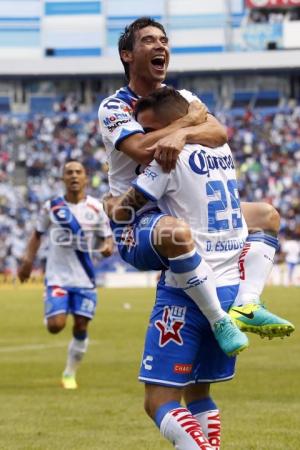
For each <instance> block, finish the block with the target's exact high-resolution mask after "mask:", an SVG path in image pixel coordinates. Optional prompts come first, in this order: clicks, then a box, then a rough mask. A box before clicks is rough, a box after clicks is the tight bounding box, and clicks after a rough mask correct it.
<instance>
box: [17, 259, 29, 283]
mask: <svg viewBox="0 0 300 450" xmlns="http://www.w3.org/2000/svg"><path fill="white" fill-rule="evenodd" d="M31 271H32V262H31V261H28V260H27V259H23V261H22V262H21V265H20V267H19V270H18V277H19V280H20V281H21V283H24V281H27V280H28V279H29V277H30V274H31Z"/></svg>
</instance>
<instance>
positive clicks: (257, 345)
mask: <svg viewBox="0 0 300 450" xmlns="http://www.w3.org/2000/svg"><path fill="white" fill-rule="evenodd" d="M299 292H300V291H299V288H298V289H297V288H268V289H267V290H266V292H265V295H264V298H265V300H266V302H267V304H268V306H269V307H270V309H272V311H274V312H275V313H278V314H281V315H283V316H285V317H287V318H288V319H290V320H291V321H293V322H294V323H295V325H296V327H297V329H296V331H295V333H294V334H293V335H292V336H291V337H289V338H286V339H284V340H281V339H273V340H272V341H267V340H261V339H260V338H259V337H257V336H254V335H250V344H251V345H250V348H249V349H248V350H246V351H245V352H243V353H242V354H241V355H240V357H239V361H238V366H237V375H236V378H235V379H234V380H233V381H231V382H227V383H220V384H218V385H215V386H214V387H213V389H212V393H213V397H214V399H215V400H216V402H217V403H218V405H219V407H220V409H221V412H222V422H223V433H222V450H230V449H232V450H233V449H234V450H289V449H290V450H295V449H297V448H300V444H299V442H300V427H299V417H300V358H299V343H300V312H299V308H300V303H299V302H300V296H299ZM99 294H100V295H99V297H100V304H99V307H98V311H97V315H96V318H95V320H94V321H93V322H92V324H91V326H90V338H91V345H90V348H89V351H88V353H87V355H86V358H85V360H84V361H83V363H82V366H81V368H80V370H79V372H78V382H79V385H80V386H79V389H78V390H77V391H64V390H63V389H62V388H61V387H60V386H59V381H60V376H61V372H62V370H63V367H64V363H65V356H66V347H67V344H68V342H69V339H70V334H71V320H70V321H69V324H68V328H67V329H66V330H64V331H63V332H62V333H61V334H59V335H56V336H52V335H50V334H48V333H47V332H46V330H45V327H44V325H43V320H42V316H43V307H42V289H41V288H39V287H34V286H33V285H31V286H30V285H29V286H25V287H19V286H18V287H16V288H12V287H0V308H1V318H0V323H1V326H0V330H1V335H0V361H1V363H0V367H1V370H0V400H1V401H0V436H1V439H0V449H1V450H17V449H22V450H167V449H170V448H172V447H171V445H170V444H169V443H168V442H167V441H165V440H164V439H163V438H161V437H160V434H159V432H158V430H157V429H156V428H155V426H154V425H153V424H152V422H151V421H150V419H148V417H147V416H146V414H145V413H144V411H143V385H142V384H140V383H139V382H138V381H137V374H138V370H139V364H140V358H141V352H142V349H143V337H144V332H145V329H146V326H147V319H148V315H149V312H150V310H151V306H152V303H153V298H154V290H152V289H100V291H99ZM126 303H127V304H129V305H130V307H128V305H127V307H126ZM124 304H125V307H124ZM70 319H71V317H70Z"/></svg>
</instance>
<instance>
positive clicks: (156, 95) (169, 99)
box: [134, 86, 189, 123]
mask: <svg viewBox="0 0 300 450" xmlns="http://www.w3.org/2000/svg"><path fill="white" fill-rule="evenodd" d="M188 107H189V103H188V101H187V100H186V99H185V98H184V97H183V96H182V95H181V94H180V93H179V92H178V91H176V89H174V88H172V87H167V86H164V87H162V88H159V89H157V90H156V91H154V92H152V94H150V95H148V96H147V97H143V98H140V99H139V100H138V101H137V102H136V104H135V108H134V113H135V117H136V118H137V116H138V114H139V113H141V112H143V111H145V110H147V109H152V110H153V112H154V113H155V114H156V115H157V116H158V118H159V119H160V118H161V117H164V118H165V120H166V121H168V122H169V123H171V122H173V121H174V120H176V119H178V118H179V117H183V116H184V115H185V114H187V111H188Z"/></svg>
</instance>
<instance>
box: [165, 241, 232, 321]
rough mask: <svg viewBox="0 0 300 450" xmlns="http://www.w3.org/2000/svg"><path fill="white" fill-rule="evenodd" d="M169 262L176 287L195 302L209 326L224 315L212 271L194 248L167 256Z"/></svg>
mask: <svg viewBox="0 0 300 450" xmlns="http://www.w3.org/2000/svg"><path fill="white" fill-rule="evenodd" d="M169 263H170V270H171V271H172V275H173V277H174V278H175V280H176V282H177V285H178V287H179V288H181V289H183V290H184V292H185V294H187V295H188V296H189V297H190V298H191V299H192V300H193V301H194V302H195V303H196V304H197V306H198V307H199V309H200V310H201V312H202V313H203V314H204V316H205V317H206V318H207V320H208V321H209V323H210V325H211V327H212V326H213V325H214V323H215V322H216V321H217V320H220V319H222V318H223V317H225V316H226V313H225V311H224V310H223V309H222V307H221V305H220V301H219V298H218V295H217V289H216V280H215V276H214V273H213V271H212V269H211V268H210V266H209V265H208V264H207V262H206V261H204V259H203V258H201V256H200V255H199V253H197V252H196V249H193V250H192V251H191V252H189V253H185V254H183V255H180V256H177V257H176V258H169Z"/></svg>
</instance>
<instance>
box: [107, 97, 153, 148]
mask: <svg viewBox="0 0 300 450" xmlns="http://www.w3.org/2000/svg"><path fill="white" fill-rule="evenodd" d="M98 118H99V125H100V131H101V135H102V139H103V141H104V142H106V143H109V144H110V145H109V147H110V148H111V149H114V148H116V149H117V150H118V147H119V145H120V143H121V142H122V141H123V140H124V139H126V138H128V137H129V136H132V135H133V134H136V133H143V134H144V130H143V128H142V127H141V125H140V124H139V123H138V122H137V121H136V120H135V119H134V117H133V111H132V109H131V108H130V107H129V106H128V105H127V104H126V103H125V102H123V101H122V100H120V99H118V98H114V97H109V98H107V99H105V100H104V101H103V102H102V103H101V105H100V108H99V112H98Z"/></svg>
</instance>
